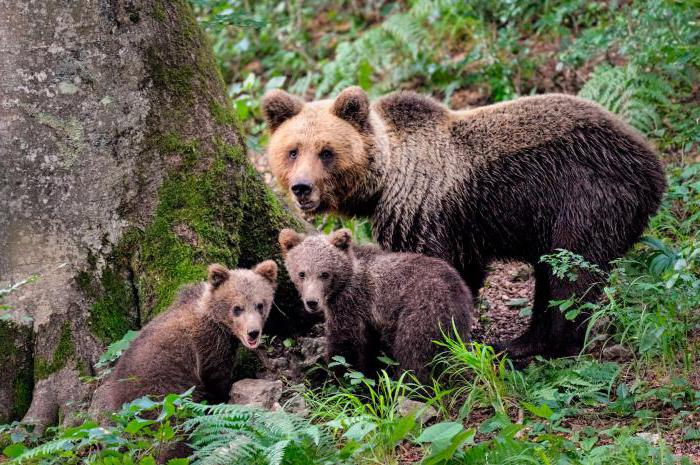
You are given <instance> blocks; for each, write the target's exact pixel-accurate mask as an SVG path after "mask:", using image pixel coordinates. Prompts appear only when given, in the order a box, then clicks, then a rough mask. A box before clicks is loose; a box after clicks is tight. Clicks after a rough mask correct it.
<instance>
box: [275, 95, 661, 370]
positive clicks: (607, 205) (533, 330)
mask: <svg viewBox="0 0 700 465" xmlns="http://www.w3.org/2000/svg"><path fill="white" fill-rule="evenodd" d="M280 102H286V103H285V104H282V103H280ZM280 105H281V106H286V107H287V108H289V109H290V111H289V112H287V113H286V114H284V115H280V114H277V113H276V110H275V108H276V106H280ZM263 109H264V112H265V114H266V116H267V119H268V120H269V121H273V120H274V121H275V122H276V124H275V125H273V126H271V129H272V131H273V132H272V137H271V139H270V146H269V149H268V153H269V158H270V163H271V167H272V170H273V173H274V174H275V176H276V177H277V179H278V180H279V182H280V183H281V185H282V186H283V187H284V188H285V189H290V190H291V191H292V193H293V194H294V196H295V197H296V201H297V203H298V205H299V206H300V207H301V208H302V209H304V210H307V211H309V212H322V211H328V210H331V211H336V212H339V213H341V214H346V215H368V216H371V218H372V226H373V231H374V236H375V238H376V239H377V241H378V242H379V244H380V245H382V246H384V247H387V248H390V249H392V250H394V251H413V252H419V253H424V254H427V255H432V256H435V257H439V258H442V259H445V260H447V261H449V262H451V263H452V264H453V265H454V266H455V268H457V270H458V271H459V272H460V273H461V274H462V276H463V277H464V279H465V281H466V282H467V284H468V285H469V286H470V288H471V289H472V292H474V293H477V292H478V290H479V288H480V287H481V286H482V284H483V281H484V277H485V273H486V267H487V265H488V263H489V262H490V261H491V260H493V259H515V260H521V261H525V262H529V263H531V264H532V265H533V266H534V268H535V275H536V295H535V305H534V309H533V318H532V321H531V325H530V328H529V330H528V331H527V332H526V334H525V335H524V336H523V337H522V338H521V339H519V340H516V341H512V342H511V343H509V344H507V345H505V348H507V349H508V350H509V351H510V352H511V355H513V356H515V357H518V356H527V355H532V354H538V353H539V354H544V355H562V354H571V353H574V352H576V351H578V350H579V349H580V347H581V345H582V343H583V335H584V331H583V326H584V325H583V318H584V317H581V319H579V320H577V321H575V322H570V321H567V320H565V319H564V318H563V316H562V315H561V314H560V312H558V311H551V310H550V309H549V308H548V303H549V302H550V300H558V299H566V298H569V297H570V296H571V295H572V294H574V295H577V296H582V295H584V294H585V300H588V301H592V300H594V299H596V298H597V296H598V294H599V292H598V288H599V287H598V285H597V284H596V281H597V277H596V276H592V275H588V274H585V273H582V274H581V275H580V276H579V279H578V280H577V281H576V282H573V283H571V282H568V281H562V280H559V279H556V278H555V277H554V276H553V275H552V273H551V270H550V269H549V267H548V266H547V265H544V264H542V263H540V261H539V259H540V257H541V256H542V255H544V254H548V253H552V252H554V251H555V250H556V249H558V248H563V249H568V250H571V251H572V252H575V253H578V254H580V255H582V256H583V257H584V258H585V259H587V260H588V261H590V262H593V263H596V264H598V265H600V266H601V268H603V269H609V262H610V261H611V260H612V259H615V258H617V257H620V256H621V255H622V254H624V253H625V251H626V250H627V249H628V248H629V247H630V246H631V245H632V244H633V243H634V242H635V241H636V240H637V239H638V238H639V236H640V234H641V233H642V231H643V229H644V227H645V226H646V224H647V221H648V219H649V217H650V215H652V214H653V213H654V212H655V211H656V209H657V207H658V205H659V202H660V199H661V196H662V193H663V191H664V188H665V180H664V175H663V170H662V167H661V165H660V163H659V161H658V159H657V157H656V156H655V154H654V152H653V150H652V149H651V148H650V146H649V145H648V144H647V142H646V141H645V140H644V139H643V138H642V137H641V136H640V135H639V134H638V133H637V132H636V131H634V130H633V129H632V128H631V127H629V126H628V125H627V124H625V123H623V122H622V121H620V120H619V119H618V118H617V117H615V116H614V115H612V114H611V113H609V112H608V111H606V110H604V109H603V108H602V107H600V106H599V105H597V104H595V103H592V102H588V101H585V100H581V99H578V98H576V97H571V96H566V95H544V96H535V97H524V98H520V99H517V100H514V101H510V102H504V103H499V104H496V105H491V106H487V107H483V108H477V109H473V110H466V111H450V110H449V109H447V108H446V107H444V106H443V105H441V104H439V103H438V102H436V101H434V100H432V99H430V98H427V97H424V96H421V95H418V94H415V93H410V92H403V93H397V94H393V95H389V96H387V97H384V98H381V99H379V100H378V101H376V102H374V103H373V104H372V105H371V106H370V105H369V103H368V100H367V96H366V95H365V93H364V92H363V91H362V90H361V89H359V88H356V87H353V88H349V89H346V90H345V91H343V92H342V93H341V94H340V95H339V96H338V98H337V99H336V100H335V101H331V100H324V101H318V102H312V103H308V104H303V103H302V102H301V101H300V100H299V99H297V98H296V97H293V96H291V95H289V94H286V93H284V92H282V91H276V92H274V93H270V94H268V95H267V96H266V97H265V99H264V101H263ZM322 147H323V149H321V148H322ZM321 150H326V153H324V155H323V156H321ZM329 153H330V155H329ZM291 155H294V156H291ZM295 186H296V188H295ZM300 186H301V187H300ZM304 186H307V187H304Z"/></svg>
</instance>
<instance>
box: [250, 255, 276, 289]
mask: <svg viewBox="0 0 700 465" xmlns="http://www.w3.org/2000/svg"><path fill="white" fill-rule="evenodd" d="M253 273H257V274H259V275H260V276H262V277H263V278H265V279H267V280H268V281H269V282H270V284H272V287H275V286H276V285H277V263H275V262H274V261H272V260H265V261H264V262H260V263H258V264H257V265H255V267H254V268H253Z"/></svg>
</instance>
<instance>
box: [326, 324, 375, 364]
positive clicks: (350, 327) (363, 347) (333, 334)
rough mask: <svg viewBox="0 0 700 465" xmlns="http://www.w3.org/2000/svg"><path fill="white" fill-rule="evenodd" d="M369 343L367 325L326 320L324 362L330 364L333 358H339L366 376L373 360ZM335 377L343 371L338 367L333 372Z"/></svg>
mask: <svg viewBox="0 0 700 465" xmlns="http://www.w3.org/2000/svg"><path fill="white" fill-rule="evenodd" d="M370 346H371V344H370V341H369V340H368V335H367V325H366V323H364V322H363V321H360V320H357V319H349V320H344V321H342V323H341V321H340V320H338V319H334V318H327V319H326V361H327V362H331V361H332V360H333V357H336V356H340V357H343V358H344V359H345V361H346V362H347V363H348V364H349V365H350V366H351V367H352V369H353V370H357V371H360V372H362V373H364V374H365V375H366V376H371V375H372V373H370V371H371V368H372V364H371V360H372V359H373V356H374V354H373V353H372V352H373V351H372V350H370ZM333 371H334V373H335V374H336V376H338V375H342V374H343V373H342V372H343V371H344V369H343V368H341V367H338V368H336V369H334V370H333Z"/></svg>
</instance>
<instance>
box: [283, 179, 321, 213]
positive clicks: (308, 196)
mask: <svg viewBox="0 0 700 465" xmlns="http://www.w3.org/2000/svg"><path fill="white" fill-rule="evenodd" d="M289 190H291V191H292V194H294V197H295V199H296V201H297V204H298V205H299V208H301V209H302V210H304V211H312V210H314V209H316V208H317V207H318V205H319V200H320V195H319V192H318V189H316V188H315V187H314V185H313V183H312V182H311V181H307V180H302V181H297V182H295V183H294V184H292V187H290V189H289Z"/></svg>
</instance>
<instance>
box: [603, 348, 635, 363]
mask: <svg viewBox="0 0 700 465" xmlns="http://www.w3.org/2000/svg"><path fill="white" fill-rule="evenodd" d="M603 358H605V359H607V360H618V361H625V360H630V359H631V358H632V351H631V350H630V349H628V348H627V347H625V346H623V345H622V344H615V345H613V346H610V347H606V348H605V349H603Z"/></svg>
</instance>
